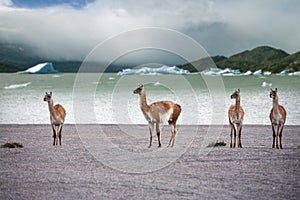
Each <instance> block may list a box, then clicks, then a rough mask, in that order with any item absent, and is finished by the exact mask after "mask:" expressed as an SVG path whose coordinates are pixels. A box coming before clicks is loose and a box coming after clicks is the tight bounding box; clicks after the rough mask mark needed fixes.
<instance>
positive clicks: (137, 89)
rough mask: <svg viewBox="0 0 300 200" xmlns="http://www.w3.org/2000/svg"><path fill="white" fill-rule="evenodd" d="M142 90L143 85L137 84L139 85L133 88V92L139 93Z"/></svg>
mask: <svg viewBox="0 0 300 200" xmlns="http://www.w3.org/2000/svg"><path fill="white" fill-rule="evenodd" d="M142 91H144V86H143V85H142V84H139V87H138V88H136V89H135V90H133V94H141V92H142Z"/></svg>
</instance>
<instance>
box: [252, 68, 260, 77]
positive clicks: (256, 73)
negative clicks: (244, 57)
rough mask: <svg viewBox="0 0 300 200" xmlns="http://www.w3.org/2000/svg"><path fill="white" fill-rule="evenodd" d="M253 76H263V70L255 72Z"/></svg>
mask: <svg viewBox="0 0 300 200" xmlns="http://www.w3.org/2000/svg"><path fill="white" fill-rule="evenodd" d="M253 75H255V76H261V75H262V70H261V69H259V70H256V71H255V72H253Z"/></svg>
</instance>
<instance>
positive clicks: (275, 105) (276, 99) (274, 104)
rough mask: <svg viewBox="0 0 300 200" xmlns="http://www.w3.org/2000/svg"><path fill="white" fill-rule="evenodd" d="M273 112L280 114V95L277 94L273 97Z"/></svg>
mask: <svg viewBox="0 0 300 200" xmlns="http://www.w3.org/2000/svg"><path fill="white" fill-rule="evenodd" d="M273 113H274V115H278V97H277V95H276V96H275V98H273Z"/></svg>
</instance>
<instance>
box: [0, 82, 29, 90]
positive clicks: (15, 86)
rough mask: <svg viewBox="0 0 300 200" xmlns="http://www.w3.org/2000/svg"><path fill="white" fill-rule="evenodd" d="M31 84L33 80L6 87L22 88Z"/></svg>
mask: <svg viewBox="0 0 300 200" xmlns="http://www.w3.org/2000/svg"><path fill="white" fill-rule="evenodd" d="M30 84H31V82H27V83H21V84H13V85H9V86H5V87H4V89H6V90H7V89H16V88H22V87H27V86H28V85H30Z"/></svg>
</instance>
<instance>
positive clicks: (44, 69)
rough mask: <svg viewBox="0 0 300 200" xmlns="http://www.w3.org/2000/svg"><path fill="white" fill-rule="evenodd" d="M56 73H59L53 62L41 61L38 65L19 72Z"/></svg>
mask: <svg viewBox="0 0 300 200" xmlns="http://www.w3.org/2000/svg"><path fill="white" fill-rule="evenodd" d="M54 73H58V71H57V70H55V69H54V67H53V64H52V63H40V64H38V65H35V66H33V67H30V68H28V69H27V70H25V71H20V72H17V74H54Z"/></svg>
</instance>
